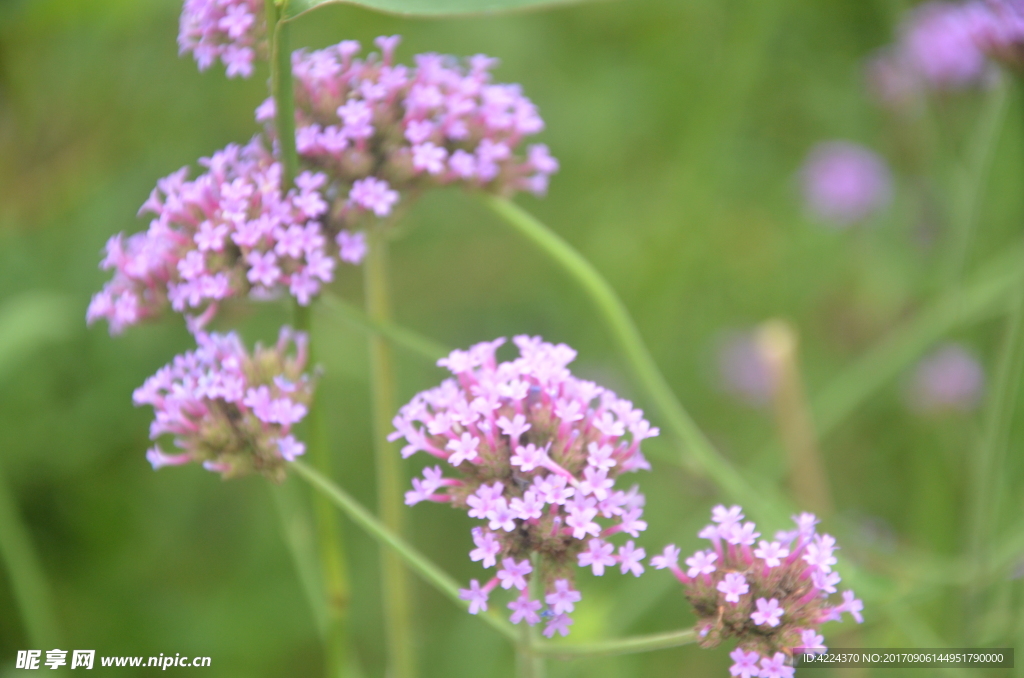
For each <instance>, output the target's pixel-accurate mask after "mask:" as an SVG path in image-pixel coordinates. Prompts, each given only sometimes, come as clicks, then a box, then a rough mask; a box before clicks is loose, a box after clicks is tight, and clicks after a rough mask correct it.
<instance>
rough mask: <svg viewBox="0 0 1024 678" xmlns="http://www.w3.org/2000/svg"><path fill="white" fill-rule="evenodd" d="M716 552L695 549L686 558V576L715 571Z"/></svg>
mask: <svg viewBox="0 0 1024 678" xmlns="http://www.w3.org/2000/svg"><path fill="white" fill-rule="evenodd" d="M716 560H718V554H717V553H714V552H712V551H697V552H696V553H694V554H693V555H692V556H690V557H689V558H687V559H686V564H687V565H689V566H690V569H689V570H687V571H686V576H687V577H691V578H692V577H696V576H698V575H701V574H711V573H712V572H714V571H715V561H716Z"/></svg>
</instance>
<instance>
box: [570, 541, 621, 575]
mask: <svg viewBox="0 0 1024 678" xmlns="http://www.w3.org/2000/svg"><path fill="white" fill-rule="evenodd" d="M614 552H615V547H614V546H613V545H612V544H609V543H607V542H605V541H602V540H600V539H591V540H590V541H589V542H588V544H587V550H586V551H584V552H582V553H580V554H579V556H577V558H578V562H579V565H580V567H590V568H592V570H593V572H594V574H595V575H596V576H598V577H600V576H601V575H603V574H604V568H605V566H607V565H614V564H615V562H616V561H615V556H613V555H612V554H613V553H614Z"/></svg>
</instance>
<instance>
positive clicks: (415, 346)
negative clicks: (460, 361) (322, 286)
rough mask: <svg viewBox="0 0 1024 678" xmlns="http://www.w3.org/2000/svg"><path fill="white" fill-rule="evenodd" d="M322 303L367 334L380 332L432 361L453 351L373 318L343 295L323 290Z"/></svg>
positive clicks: (401, 346)
mask: <svg viewBox="0 0 1024 678" xmlns="http://www.w3.org/2000/svg"><path fill="white" fill-rule="evenodd" d="M320 303H321V305H322V306H323V307H324V308H326V309H327V310H329V311H331V312H332V313H336V314H337V315H338V317H339V318H341V319H342V320H344V321H345V322H347V323H348V324H350V325H354V326H355V327H357V328H359V329H360V330H362V331H363V332H365V333H367V334H370V335H372V334H380V335H381V336H383V337H384V338H386V339H388V340H389V341H390V342H391V343H392V344H394V345H395V346H397V347H399V348H404V349H405V350H407V351H409V352H410V353H413V354H415V355H417V356H419V357H421V358H425V359H427V360H429V361H431V362H436V361H437V360H438V359H439V358H443V357H444V356H446V355H448V354H449V353H451V349H450V348H446V347H444V346H442V345H441V344H439V343H437V342H436V341H434V340H433V339H430V338H428V337H425V336H423V335H421V334H419V333H417V332H414V331H413V330H410V329H408V328H405V327H402V326H400V325H396V324H394V323H393V322H384V321H379V320H371V319H370V317H369V316H367V315H366V313H364V312H363V311H362V310H361V309H359V308H358V307H356V306H354V305H352V304H350V303H349V302H347V301H345V300H344V299H342V298H341V297H339V296H337V295H335V294H332V293H330V292H329V291H326V290H325V291H323V292H321V293H320Z"/></svg>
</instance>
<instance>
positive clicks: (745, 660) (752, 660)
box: [729, 647, 761, 678]
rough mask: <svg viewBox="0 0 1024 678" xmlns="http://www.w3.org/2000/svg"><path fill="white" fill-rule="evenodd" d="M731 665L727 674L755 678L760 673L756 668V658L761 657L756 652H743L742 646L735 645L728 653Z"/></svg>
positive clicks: (742, 677)
mask: <svg viewBox="0 0 1024 678" xmlns="http://www.w3.org/2000/svg"><path fill="white" fill-rule="evenodd" d="M729 658H730V659H732V661H733V665H732V666H730V667H729V675H731V676H736V677H737V678H757V677H758V676H760V675H761V671H760V669H758V668H757V660H759V659H760V658H761V655H759V654H758V653H756V652H744V651H743V648H741V647H737V648H736V649H735V650H733V651H732V652H730V653H729Z"/></svg>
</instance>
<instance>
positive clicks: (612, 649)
mask: <svg viewBox="0 0 1024 678" xmlns="http://www.w3.org/2000/svg"><path fill="white" fill-rule="evenodd" d="M696 642H697V634H696V633H694V632H693V629H685V630H683V631H668V632H666V633H653V634H651V635H648V636H633V637H631V638H620V639H616V640H602V641H599V642H596V643H580V644H572V645H570V644H566V645H562V644H561V643H542V644H538V645H536V646H535V647H534V652H537V653H539V654H544V655H547V656H549V657H555V658H557V659H577V658H580V657H610V656H613V655H620V654H636V653H638V652H653V651H655V650H667V649H669V648H673V647H681V646H683V645H692V644H693V643H696Z"/></svg>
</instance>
